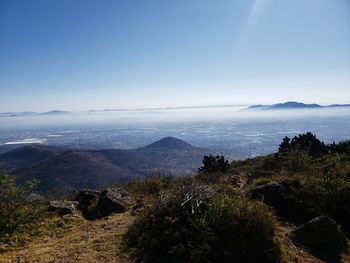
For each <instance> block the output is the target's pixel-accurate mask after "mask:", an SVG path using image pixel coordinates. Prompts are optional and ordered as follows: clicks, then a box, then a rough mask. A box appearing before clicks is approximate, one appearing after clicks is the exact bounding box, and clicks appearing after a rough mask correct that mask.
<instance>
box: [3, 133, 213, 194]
mask: <svg viewBox="0 0 350 263" xmlns="http://www.w3.org/2000/svg"><path fill="white" fill-rule="evenodd" d="M208 151H209V150H208V149H202V148H199V147H195V146H192V145H191V144H188V143H186V142H184V141H182V140H180V139H177V138H174V137H165V138H163V139H160V140H158V141H156V142H154V143H151V144H149V145H146V146H144V147H140V148H136V149H131V150H121V149H104V150H73V149H66V148H59V147H53V146H46V145H25V146H22V147H20V148H17V149H15V150H12V151H9V152H6V153H4V154H0V173H1V172H8V173H10V174H12V175H14V176H16V178H17V179H18V182H20V183H22V182H25V181H27V180H33V179H36V180H39V181H40V183H39V188H38V189H37V190H38V191H39V192H50V191H54V192H67V191H71V190H79V189H84V188H100V187H103V186H106V185H110V184H115V183H124V182H128V181H131V180H134V179H135V178H144V177H146V176H149V175H154V174H164V175H173V176H185V175H188V174H190V173H194V172H196V171H197V169H198V168H199V167H200V165H201V162H202V159H203V156H204V155H207V154H208ZM210 152H211V151H210Z"/></svg>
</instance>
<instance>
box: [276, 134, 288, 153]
mask: <svg viewBox="0 0 350 263" xmlns="http://www.w3.org/2000/svg"><path fill="white" fill-rule="evenodd" d="M290 150H291V147H290V138H289V137H287V136H286V137H284V138H283V140H282V142H281V144H280V145H279V148H278V152H280V153H289V152H290Z"/></svg>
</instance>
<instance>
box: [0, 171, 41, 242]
mask: <svg viewBox="0 0 350 263" xmlns="http://www.w3.org/2000/svg"><path fill="white" fill-rule="evenodd" d="M36 185H37V182H35V181H30V182H27V183H26V184H25V185H23V186H18V185H16V181H15V178H14V177H13V176H9V175H6V174H4V175H0V240H1V239H7V238H9V237H10V236H11V235H12V234H13V233H14V232H17V231H20V230H22V229H24V228H26V227H30V226H33V225H34V224H36V223H38V221H39V220H38V219H39V218H41V217H42V215H43V213H42V212H43V211H44V206H43V205H42V202H41V201H40V200H38V197H37V196H36V195H33V193H32V191H33V189H34V188H35V186H36Z"/></svg>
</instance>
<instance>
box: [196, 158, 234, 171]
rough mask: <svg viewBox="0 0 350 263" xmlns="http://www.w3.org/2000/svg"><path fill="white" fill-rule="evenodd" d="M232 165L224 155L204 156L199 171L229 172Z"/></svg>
mask: <svg viewBox="0 0 350 263" xmlns="http://www.w3.org/2000/svg"><path fill="white" fill-rule="evenodd" d="M229 167H230V165H229V163H228V161H227V160H225V157H224V156H222V155H221V156H219V155H217V156H213V155H211V154H210V155H209V156H204V157H203V166H202V167H200V168H199V172H208V173H211V172H222V173H224V172H227V170H228V168H229Z"/></svg>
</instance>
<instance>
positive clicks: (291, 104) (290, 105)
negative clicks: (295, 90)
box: [270, 101, 321, 109]
mask: <svg viewBox="0 0 350 263" xmlns="http://www.w3.org/2000/svg"><path fill="white" fill-rule="evenodd" d="M319 107H321V106H320V105H319V104H315V103H314V104H305V103H302V102H297V101H287V102H285V103H277V104H274V105H271V106H270V108H274V109H301V108H319Z"/></svg>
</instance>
